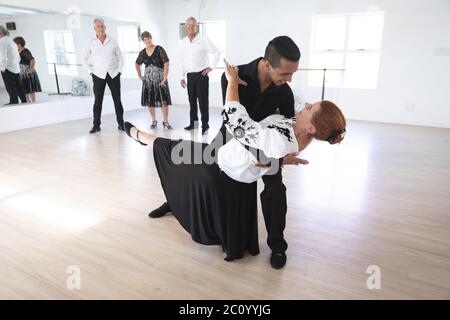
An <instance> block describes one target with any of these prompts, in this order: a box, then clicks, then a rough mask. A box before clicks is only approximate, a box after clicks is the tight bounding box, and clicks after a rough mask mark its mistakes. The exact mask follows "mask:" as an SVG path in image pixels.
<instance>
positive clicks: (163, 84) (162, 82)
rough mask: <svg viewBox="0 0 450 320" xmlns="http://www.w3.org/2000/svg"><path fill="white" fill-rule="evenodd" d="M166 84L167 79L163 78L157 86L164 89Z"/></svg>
mask: <svg viewBox="0 0 450 320" xmlns="http://www.w3.org/2000/svg"><path fill="white" fill-rule="evenodd" d="M166 82H167V79H166V78H164V79H163V80H162V81H161V82H160V84H159V86H160V87H165V86H166Z"/></svg>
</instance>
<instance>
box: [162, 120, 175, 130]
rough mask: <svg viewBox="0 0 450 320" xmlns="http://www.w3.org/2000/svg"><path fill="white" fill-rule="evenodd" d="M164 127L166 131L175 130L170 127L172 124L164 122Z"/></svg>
mask: <svg viewBox="0 0 450 320" xmlns="http://www.w3.org/2000/svg"><path fill="white" fill-rule="evenodd" d="M163 127H164V129H167V130H172V129H173V128H172V126H171V125H170V123H168V122H165V121H164V122H163Z"/></svg>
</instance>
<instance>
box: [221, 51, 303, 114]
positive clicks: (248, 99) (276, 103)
mask: <svg viewBox="0 0 450 320" xmlns="http://www.w3.org/2000/svg"><path fill="white" fill-rule="evenodd" d="M261 59H262V58H258V59H256V60H254V61H252V62H250V63H249V64H244V65H240V66H238V68H239V71H238V73H239V77H240V78H241V79H242V80H244V81H245V82H247V86H243V85H239V100H240V103H241V104H242V105H243V106H244V107H245V108H246V109H247V112H248V114H249V116H250V118H252V119H253V120H254V121H258V122H259V121H261V120H263V119H264V118H266V117H268V116H270V115H272V114H276V113H278V112H279V113H280V114H281V115H283V116H285V117H286V118H292V117H293V116H294V114H295V109H294V95H293V93H292V90H291V88H290V87H289V85H288V84H287V83H286V84H283V85H281V86H276V85H275V84H274V83H272V84H270V86H269V87H268V88H267V89H266V90H264V92H262V93H261V87H260V85H259V80H258V63H259V61H261ZM227 85H228V81H227V78H226V77H225V73H224V74H223V75H222V97H223V103H224V104H225V96H226V92H227ZM277 111H278V112H277Z"/></svg>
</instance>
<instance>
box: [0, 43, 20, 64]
mask: <svg viewBox="0 0 450 320" xmlns="http://www.w3.org/2000/svg"><path fill="white" fill-rule="evenodd" d="M19 62H20V55H19V51H18V49H17V45H16V44H15V43H14V41H12V40H11V39H10V38H9V37H8V36H3V37H2V38H1V39H0V70H1V71H2V72H5V70H9V71H11V72H12V73H20V66H19Z"/></svg>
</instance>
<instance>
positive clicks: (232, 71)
mask: <svg viewBox="0 0 450 320" xmlns="http://www.w3.org/2000/svg"><path fill="white" fill-rule="evenodd" d="M223 62H224V63H225V77H226V78H227V81H228V82H230V80H233V81H236V82H237V84H238V85H242V86H246V85H247V82H245V81H244V80H242V79H241V78H239V68H238V67H233V66H231V65H230V64H229V63H228V61H227V60H225V59H223Z"/></svg>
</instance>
